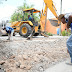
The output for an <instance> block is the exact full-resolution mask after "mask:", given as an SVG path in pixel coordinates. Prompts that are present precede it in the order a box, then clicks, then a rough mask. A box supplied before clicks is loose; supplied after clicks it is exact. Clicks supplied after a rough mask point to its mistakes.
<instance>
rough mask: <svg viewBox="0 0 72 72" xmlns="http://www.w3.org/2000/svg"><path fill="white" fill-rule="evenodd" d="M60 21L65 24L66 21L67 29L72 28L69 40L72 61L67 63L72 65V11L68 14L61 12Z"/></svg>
mask: <svg viewBox="0 0 72 72" xmlns="http://www.w3.org/2000/svg"><path fill="white" fill-rule="evenodd" d="M58 19H59V21H61V22H62V23H63V24H65V23H66V26H67V29H69V28H70V29H71V35H70V37H69V38H68V40H67V43H66V44H67V52H68V53H69V55H70V58H71V61H70V62H69V63H67V64H70V65H72V13H68V14H60V15H59V17H58Z"/></svg>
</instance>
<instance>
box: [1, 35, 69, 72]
mask: <svg viewBox="0 0 72 72" xmlns="http://www.w3.org/2000/svg"><path fill="white" fill-rule="evenodd" d="M6 39H7V37H0V61H3V60H4V61H5V63H4V64H3V65H2V66H3V67H4V69H5V70H6V72H44V70H46V69H47V68H48V67H51V66H52V65H55V64H56V63H59V62H61V61H64V60H66V59H67V58H69V54H68V53H67V51H66V48H67V47H66V40H67V39H68V37H61V36H52V37H48V38H47V37H35V38H33V39H32V40H26V38H23V37H20V36H15V37H14V40H13V41H7V40H6Z"/></svg>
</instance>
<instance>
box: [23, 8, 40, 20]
mask: <svg viewBox="0 0 72 72" xmlns="http://www.w3.org/2000/svg"><path fill="white" fill-rule="evenodd" d="M23 13H24V15H25V13H28V15H30V16H31V18H32V19H31V21H34V17H33V13H40V11H39V10H37V9H35V8H30V9H24V10H23ZM23 20H24V21H27V20H26V19H25V17H24V16H23Z"/></svg>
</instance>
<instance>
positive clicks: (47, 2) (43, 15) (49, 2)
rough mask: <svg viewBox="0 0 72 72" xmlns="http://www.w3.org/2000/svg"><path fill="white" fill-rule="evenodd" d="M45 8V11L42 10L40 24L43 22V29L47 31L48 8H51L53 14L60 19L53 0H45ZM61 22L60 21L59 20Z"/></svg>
mask: <svg viewBox="0 0 72 72" xmlns="http://www.w3.org/2000/svg"><path fill="white" fill-rule="evenodd" d="M44 3H45V8H44V11H43V10H42V13H41V18H40V24H41V31H42V32H45V29H46V22H47V9H48V8H49V9H50V11H51V12H52V13H53V15H54V16H55V17H56V18H57V19H58V15H57V10H56V8H55V6H54V4H53V1H52V0H44ZM58 23H59V22H58Z"/></svg>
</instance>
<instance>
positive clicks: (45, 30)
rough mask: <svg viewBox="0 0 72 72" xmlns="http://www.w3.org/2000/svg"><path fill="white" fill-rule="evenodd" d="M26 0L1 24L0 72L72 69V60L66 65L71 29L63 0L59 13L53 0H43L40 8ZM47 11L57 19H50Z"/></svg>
mask: <svg viewBox="0 0 72 72" xmlns="http://www.w3.org/2000/svg"><path fill="white" fill-rule="evenodd" d="M5 1H6V2H9V1H8V0H5ZM27 2H28V1H27V0H24V5H23V6H20V7H18V9H15V12H13V13H12V14H11V16H10V19H9V20H5V21H2V22H1V23H0V72H72V63H70V65H69V64H67V61H70V60H71V53H70V52H71V51H70V49H69V48H72V46H71V44H70V43H71V41H69V40H71V39H70V37H71V29H72V28H71V29H69V28H70V27H71V24H70V25H69V26H70V27H69V28H68V25H67V24H68V23H69V19H68V21H67V20H66V19H65V14H62V0H60V14H58V12H57V9H56V7H55V5H54V1H53V0H43V9H41V10H39V9H36V8H35V7H32V6H28V4H27ZM31 2H32V1H31ZM2 3H4V1H2ZM18 4H19V3H18ZM48 10H50V11H51V13H52V14H53V15H54V18H50V19H48V18H47V16H48ZM37 13H38V14H37ZM62 18H63V19H65V21H63V20H62ZM60 19H61V20H60ZM66 23H67V24H66ZM70 23H72V22H70ZM68 42H69V44H70V46H68Z"/></svg>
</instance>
